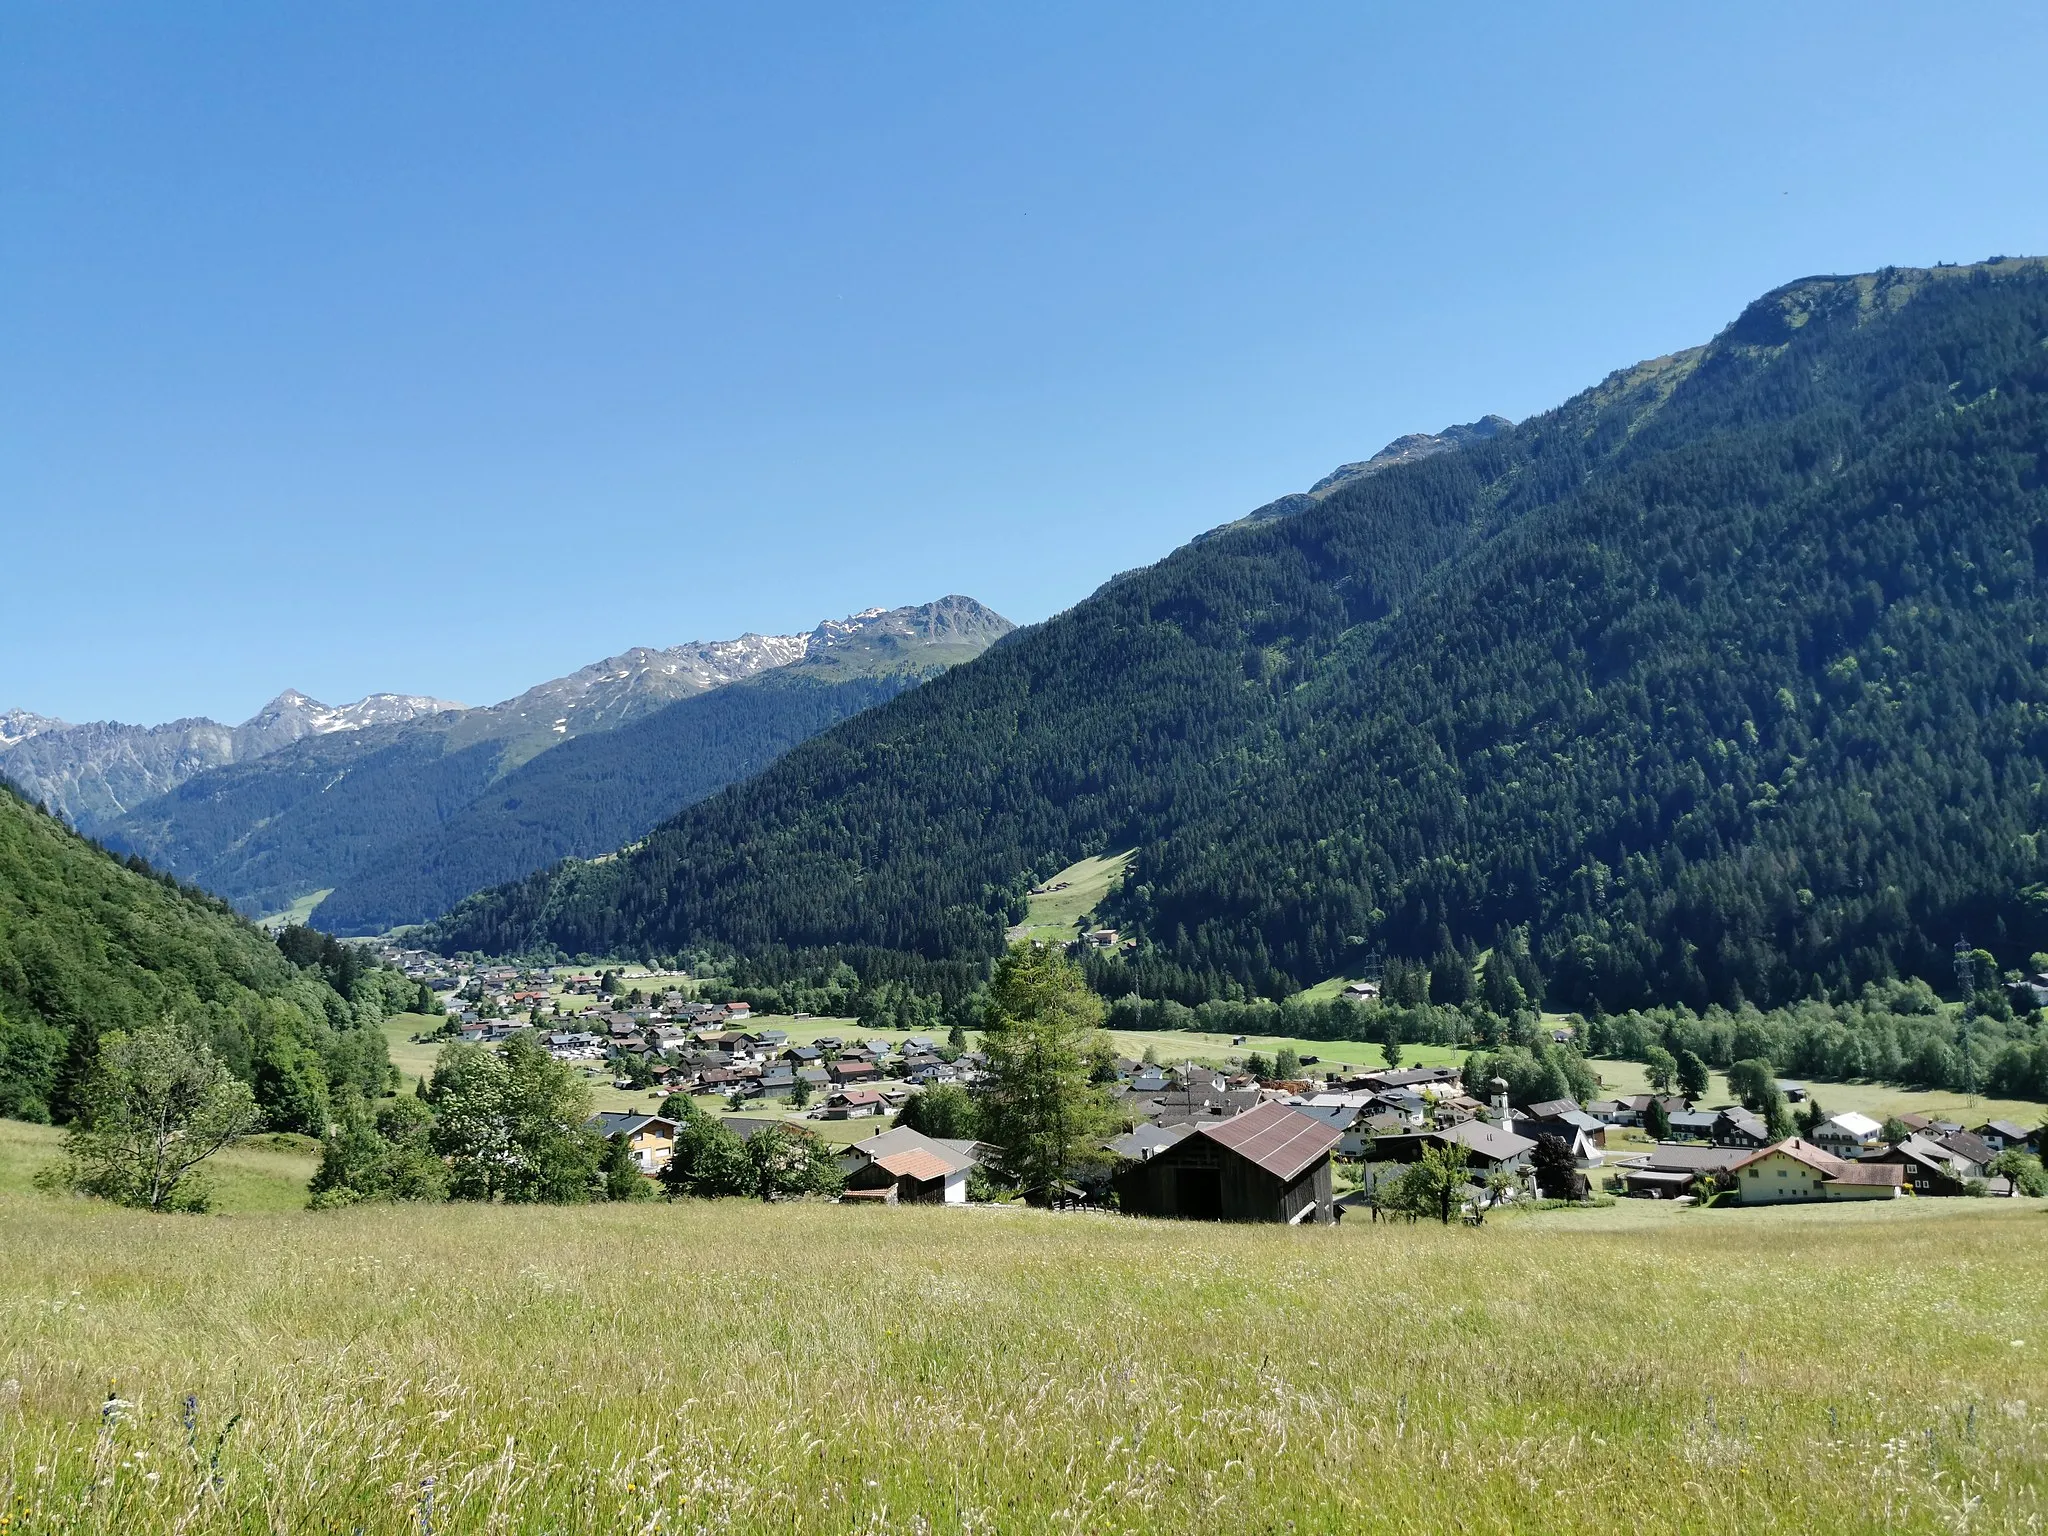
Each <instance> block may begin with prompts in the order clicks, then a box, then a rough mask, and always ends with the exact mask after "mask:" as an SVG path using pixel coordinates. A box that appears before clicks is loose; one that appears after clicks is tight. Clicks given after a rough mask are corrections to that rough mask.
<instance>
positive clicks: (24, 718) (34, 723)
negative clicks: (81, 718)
mask: <svg viewBox="0 0 2048 1536" xmlns="http://www.w3.org/2000/svg"><path fill="white" fill-rule="evenodd" d="M70 729H71V725H70V722H68V721H65V720H53V719H51V718H50V717H49V716H48V715H38V714H33V713H31V712H30V711H28V710H26V709H8V710H0V747H11V746H13V745H14V744H15V743H16V742H17V741H27V740H28V739H29V737H31V736H47V735H48V734H49V733H50V732H52V731H68V730H70Z"/></svg>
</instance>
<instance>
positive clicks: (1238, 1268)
mask: <svg viewBox="0 0 2048 1536" xmlns="http://www.w3.org/2000/svg"><path fill="white" fill-rule="evenodd" d="M2044 1259H2048V1219H2044V1216H2043V1214H2042V1211H2041V1208H2040V1206H2039V1205H2037V1204H2036V1203H2035V1202H2031V1201H2014V1202H2000V1201H1949V1202H1934V1201H1927V1202H1919V1203H1913V1202H1901V1203H1899V1204H1898V1205H1896V1206H1887V1207H1884V1208H1881V1209H1865V1210H1861V1211H1847V1210H1842V1209H1836V1210H1818V1211H1772V1212H1749V1213H1742V1212H1730V1213H1725V1214H1724V1213H1719V1212H1705V1213H1697V1214H1673V1213H1669V1212H1663V1211H1653V1210H1645V1209H1644V1208H1642V1207H1640V1206H1624V1207H1619V1208H1616V1209H1615V1210H1612V1211H1602V1212H1595V1213H1586V1214H1584V1215H1581V1214H1576V1213H1558V1214H1556V1215H1545V1216H1537V1217H1523V1218H1519V1219H1515V1220H1504V1219H1497V1220H1495V1221H1494V1222H1491V1223H1489V1224H1488V1226H1487V1227H1486V1228H1485V1229H1484V1230H1481V1231H1476V1232H1475V1231H1466V1230H1463V1229H1458V1228H1452V1229H1449V1230H1446V1229H1442V1228H1437V1227H1429V1226H1417V1227H1400V1228H1389V1227H1373V1226H1364V1227H1360V1226H1356V1225H1354V1226H1348V1227H1346V1228H1344V1229H1341V1230H1338V1231H1330V1230H1327V1229H1325V1230H1308V1231H1295V1230H1280V1229H1253V1228H1217V1227H1198V1226H1187V1225H1161V1224H1150V1223H1142V1222H1136V1221H1124V1220H1117V1219H1114V1218H1105V1217H1088V1216H1065V1217H1061V1216H1045V1215H1039V1214H1034V1213H1029V1212H989V1211H979V1210H967V1211H958V1210H955V1211H941V1210H931V1209H921V1210H919V1209H910V1208H904V1209H898V1210H893V1211H879V1210H851V1209H843V1208H836V1207H821V1206H775V1207H759V1206H746V1205H682V1206H673V1207H668V1206H657V1207H652V1208H650V1207H646V1206H635V1207H609V1208H590V1209H580V1210H539V1211H536V1210H506V1209H481V1208H473V1207H472V1208H465V1207H446V1208H432V1209H391V1208H385V1209H374V1208H372V1209H365V1208H361V1207H358V1208H354V1209H349V1210H344V1211H339V1212H333V1213H328V1214H325V1215H319V1216H312V1215H304V1214H300V1215H277V1216H270V1215H251V1216H232V1217H216V1218H206V1219H197V1218H194V1219H150V1218H146V1217H142V1216H137V1215H132V1214H129V1213H126V1212H121V1211H117V1210H111V1209H106V1208H101V1207H96V1206H92V1205H89V1204H85V1203H82V1202H71V1201H53V1200H41V1199H33V1198H19V1197H11V1198H10V1197H0V1503H4V1507H5V1509H6V1510H7V1512H8V1515H9V1519H8V1522H7V1527H8V1528H9V1529H10V1530H11V1531H38V1532H40V1531H109V1532H113V1531H120V1532H134V1531H192V1532H216V1531H237V1532H246V1531H324V1530H334V1531H342V1532H352V1531H358V1530H360V1531H364V1532H412V1533H419V1532H426V1531H432V1532H436V1533H441V1532H468V1531H535V1532H541V1531H546V1532H582V1531H590V1532H595V1531H607V1532H610V1531H697V1530H704V1531H778V1532H804V1531H873V1532H880V1531H920V1532H1036V1531H1075V1532H1080V1531H1087V1532H1098V1531H1133V1532H1138V1531H1219V1532H1221V1531H1229V1532H1233V1533H1235V1532H1241V1531H1276V1532H1278V1531H1288V1530H1295V1531H1301V1532H1308V1531H1328V1530H1372V1531H1380V1530H1384V1531H1416V1532H1423V1531H1429V1532H1439V1531H1445V1530H1460V1531H1475V1532H1510V1531H1520V1532H1527V1531H1537V1530H1560V1531H1579V1530H1587V1531H1592V1530H1599V1531H1615V1530H1621V1531H1628V1530H1643V1531H1652V1530H1654V1531H1701V1532H1706V1531H1713V1532H1727V1531H1741V1532H1743V1533H1745V1536H1758V1533H1766V1532H1776V1531H1787V1532H1790V1531H1798V1532H1815V1531H1831V1532H1835V1531H1848V1532H1854V1531H1870V1532H1877V1531H1887V1532H1891V1531H1918V1530H1927V1531H1961V1530H1972V1531H2022V1530H2038V1529H2039V1528H2040V1525H2041V1521H2042V1516H2043V1511H2044V1501H2043V1494H2044V1484H2048V1434H2044V1427H2043V1426H2044V1408H2048V1403H2044V1401H2043V1400H2044V1398H2048V1370H2044V1367H2043V1360H2042V1357H2043V1355H2044V1353H2048V1324H2044V1312H2043V1308H2042V1306H2041V1301H2040V1295H2041V1292H2040V1285H2039V1277H2040V1276H2041V1274H2042V1273H2043V1272H2044V1265H2043V1260H2044ZM110 1384H111V1385H110ZM110 1396H111V1397H112V1399H113V1400H112V1401H109V1398H110ZM188 1398H189V1399H190V1406H189V1408H188V1406H187V1404H188Z"/></svg>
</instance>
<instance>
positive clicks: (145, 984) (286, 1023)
mask: <svg viewBox="0 0 2048 1536" xmlns="http://www.w3.org/2000/svg"><path fill="white" fill-rule="evenodd" d="M343 980H344V984H345V985H346V984H347V981H346V979H345V978H344V979H343ZM166 1013H172V1014H175V1015H177V1016H178V1017H179V1018H180V1019H182V1020H184V1021H185V1022H187V1023H190V1024H192V1025H193V1026H195V1027H197V1028H199V1029H200V1030H202V1031H203V1032H204V1033H205V1034H206V1035H207V1036H208V1037H210V1039H211V1040H212V1042H213V1044H214V1045H215V1047H216V1048H217V1049H218V1050H219V1051H220V1052H221V1054H222V1055H223V1057H224V1058H225V1059H226V1060H227V1061H228V1063H229V1065H230V1066H231V1067H233V1068H234V1070H235V1071H236V1072H237V1073H238V1074H240V1075H241V1076H243V1077H244V1078H246V1079H248V1080H249V1081H250V1082H251V1083H252V1084H254V1086H255V1087H256V1090H257V1097H258V1100H259V1101H260V1102H261V1103H262V1104H263V1106H264V1108H265V1111H266V1113H267V1114H268V1116H269V1118H270V1120H271V1123H272V1124H273V1126H276V1127H278V1128H282V1129H312V1130H315V1131H319V1130H322V1129H324V1126H323V1125H322V1124H321V1121H322V1120H324V1105H325V1102H326V1095H327V1093H328V1090H329V1088H330V1086H331V1085H334V1084H338V1083H344V1082H351V1083H354V1084H356V1085H357V1086H359V1087H361V1088H364V1089H366V1090H368V1091H371V1092H382V1091H383V1087H384V1078H385V1070H386V1064H385V1054H384V1039H383V1034H382V1032H381V1031H380V1030H379V1029H378V1027H377V1025H378V1023H379V1022H380V1020H381V1018H382V1012H381V1009H379V1008H377V1007H376V1006H375V1005H374V1004H373V1003H371V1002H368V1001H363V1002H352V1001H351V1000H350V999H349V998H346V997H343V996H342V995H341V994H339V993H337V992H336V991H335V990H334V988H333V986H331V985H330V984H329V981H328V980H327V979H326V978H324V977H323V976H322V975H321V974H320V973H318V972H316V971H310V970H300V969H299V968H298V967H296V966H294V965H293V964H292V963H291V962H290V961H288V960H287V959H286V958H285V957H284V955H283V954H281V953H280V952H279V950H278V947H277V945H275V944H274V943H272V942H271V941H270V940H269V939H268V938H267V937H266V936H265V935H264V934H262V933H261V932H259V931H258V930H257V929H255V928H253V927H251V926H250V925H249V924H248V923H246V922H244V921H242V920H241V919H240V918H237V917H236V916H234V915H233V914H232V913H231V912H229V911H227V910H226V909H225V908H224V907H222V906H221V905H219V904H218V903H216V902H214V901H211V900H210V899H208V898H205V897H202V896H199V895H197V894H195V893H192V892H189V891H184V890H180V889H178V888H176V887H174V886H171V885H168V884H166V883H165V882H164V881H163V880H161V879H156V878H152V877H150V876H149V875H147V874H145V873H142V872H140V871H138V870H136V869H131V868H126V867H124V866H123V865H121V864H120V863H118V862H116V861H115V860H114V859H113V858H111V857H110V856H109V855H107V854H106V853H105V852H103V851H102V850H100V849H98V848H95V847H94V846H93V845H92V844H90V843H88V842H86V841H85V840H84V839H83V838H81V837H79V836H78V835H77V834H75V833H73V832H71V831H70V830H69V829H67V828H66V827H65V826H64V825H63V824H62V823H61V822H59V821H57V820H56V819H55V818H54V817H51V816H48V815H45V814H44V813H43V812H42V811H40V810H37V809H35V808H33V807H31V806H30V805H28V804H27V803H26V802H25V801H23V800H22V799H20V798H19V797H18V796H17V795H16V794H14V793H13V792H12V791H11V790H9V789H7V788H6V787H5V786H4V785H0V1115H7V1116H12V1117H14V1118H18V1119H30V1120H42V1119H48V1118H49V1117H50V1115H51V1114H52V1113H53V1112H55V1113H57V1114H59V1115H61V1114H63V1113H64V1111H65V1108H66V1103H65V1094H66V1088H67V1085H68V1083H69V1082H70V1081H72V1080H75V1077H76V1074H77V1072H78V1071H79V1070H80V1068H81V1067H82V1065H83V1064H84V1063H85V1062H86V1061H88V1060H89V1059H90V1056H91V1052H92V1050H93V1049H94V1042H96V1041H97V1039H98V1037H99V1035H100V1033H101V1032H102V1031H106V1030H113V1029H124V1028H132V1027H134V1026H137V1025H141V1024H152V1023H155V1022H156V1021H157V1020H159V1019H160V1018H162V1017H163V1016H164V1015H165V1014H166Z"/></svg>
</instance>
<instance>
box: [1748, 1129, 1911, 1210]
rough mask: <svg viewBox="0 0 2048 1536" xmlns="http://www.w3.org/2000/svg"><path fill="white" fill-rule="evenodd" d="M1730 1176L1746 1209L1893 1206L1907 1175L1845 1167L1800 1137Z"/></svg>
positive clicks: (1892, 1168)
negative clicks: (1822, 1203)
mask: <svg viewBox="0 0 2048 1536" xmlns="http://www.w3.org/2000/svg"><path fill="white" fill-rule="evenodd" d="M1858 1118H1866V1119H1867V1118H1868V1117H1867V1116H1859V1117H1858ZM1729 1172H1730V1174H1731V1175H1732V1176H1733V1178H1734V1180H1735V1188H1736V1191H1737V1194H1738V1196H1739V1198H1740V1199H1741V1201H1742V1203H1743V1204H1744V1205H1786V1204H1790V1203H1793V1202H1798V1201H1815V1200H1891V1199H1895V1198H1896V1197H1897V1196H1898V1194H1899V1191H1900V1190H1902V1189H1903V1188H1905V1184H1906V1174H1905V1170H1904V1169H1903V1168H1901V1167H1900V1166H1899V1165H1898V1164H1896V1163H1880V1162H1872V1161H1864V1162H1847V1161H1845V1160H1843V1159H1842V1158H1839V1157H1836V1156H1835V1155H1834V1154H1833V1153H1832V1152H1828V1151H1825V1150H1823V1149H1822V1148H1820V1147H1818V1146H1816V1145H1814V1144H1813V1143H1812V1142H1810V1141H1802V1140H1800V1139H1799V1138H1798V1137H1797V1136H1791V1137H1787V1138H1786V1139H1785V1140H1784V1141H1781V1142H1778V1143H1777V1144H1776V1145H1774V1146H1769V1147H1765V1148H1764V1149H1763V1150H1762V1151H1761V1152H1752V1153H1751V1154H1750V1155H1749V1156H1748V1157H1746V1158H1744V1159H1743V1160H1742V1161H1741V1162H1739V1163H1737V1164H1736V1165H1735V1166H1734V1167H1733V1168H1732V1169H1730V1170H1729Z"/></svg>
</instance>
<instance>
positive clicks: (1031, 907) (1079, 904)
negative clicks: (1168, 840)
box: [1010, 848, 1138, 942]
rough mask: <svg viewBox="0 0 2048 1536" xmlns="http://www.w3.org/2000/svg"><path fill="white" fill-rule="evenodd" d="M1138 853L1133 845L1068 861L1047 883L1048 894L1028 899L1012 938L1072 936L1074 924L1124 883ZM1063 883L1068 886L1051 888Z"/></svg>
mask: <svg viewBox="0 0 2048 1536" xmlns="http://www.w3.org/2000/svg"><path fill="white" fill-rule="evenodd" d="M1137 852H1138V850H1137V849H1135V848H1132V849H1129V850H1127V851H1125V852H1123V853H1110V854H1104V855H1102V856H1101V857H1100V858H1094V859H1082V860H1080V861H1079V862H1078V863H1075V864H1069V865H1068V866H1067V867H1066V868H1065V869H1063V870H1061V871H1060V872H1059V873H1058V874H1056V875H1054V876H1053V877H1052V878H1051V879H1050V880H1048V881H1046V882H1045V887H1044V890H1045V894H1043V895H1041V896H1029V897H1026V898H1025V908H1026V910H1025V914H1024V921H1023V922H1022V923H1020V924H1018V925H1017V927H1015V928H1013V929H1012V930H1011V931H1010V932H1011V937H1012V938H1015V939H1046V940H1056V941H1059V942H1065V941H1066V940H1068V939H1071V938H1073V937H1074V925H1075V924H1076V923H1078V922H1080V921H1081V919H1082V918H1084V917H1088V916H1091V915H1092V914H1093V913H1094V911H1095V909H1096V907H1097V906H1099V905H1100V904H1101V902H1102V898H1103V897H1105V896H1107V895H1108V894H1109V893H1110V892H1111V891H1113V890H1114V889H1116V887H1117V886H1118V885H1119V884H1121V883H1122V881H1123V878H1124V871H1125V869H1127V868H1129V866H1130V862H1131V860H1132V859H1133V858H1135V857H1136V856H1137ZM1060 884H1064V885H1065V886H1066V889H1065V890H1063V891H1055V890H1053V889H1051V887H1053V886H1055V885H1060Z"/></svg>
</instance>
